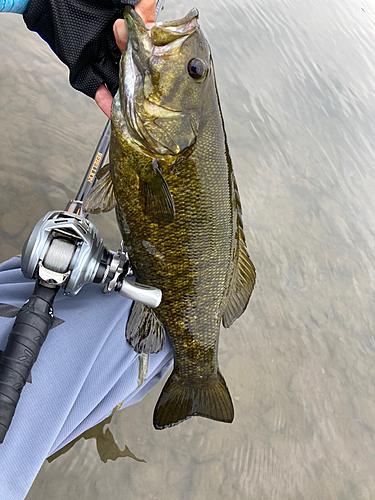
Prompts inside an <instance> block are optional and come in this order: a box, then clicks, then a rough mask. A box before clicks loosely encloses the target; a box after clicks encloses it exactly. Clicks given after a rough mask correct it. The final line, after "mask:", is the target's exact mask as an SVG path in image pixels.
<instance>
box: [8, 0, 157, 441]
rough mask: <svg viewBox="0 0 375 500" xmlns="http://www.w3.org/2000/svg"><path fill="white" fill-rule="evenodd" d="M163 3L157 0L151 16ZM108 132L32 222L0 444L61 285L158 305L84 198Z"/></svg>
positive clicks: (48, 325) (108, 128) (66, 290)
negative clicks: (74, 188) (60, 195)
mask: <svg viewBox="0 0 375 500" xmlns="http://www.w3.org/2000/svg"><path fill="white" fill-rule="evenodd" d="M163 4H164V0H159V1H158V3H157V7H156V18H157V16H158V14H159V12H160V10H161V8H162V6H163ZM110 134H111V124H110V121H109V120H108V122H107V124H106V126H105V128H104V131H103V133H102V136H101V138H100V140H99V142H98V145H97V147H96V149H95V151H94V154H93V157H92V159H91V162H90V163H89V167H88V169H87V172H86V174H85V177H84V179H83V181H82V184H81V186H80V188H79V190H78V193H77V195H76V197H75V198H74V199H72V200H70V201H69V203H68V205H67V207H66V209H65V210H64V211H52V212H48V213H47V214H46V215H45V216H44V217H43V218H42V219H41V220H40V221H39V222H38V223H37V224H36V226H35V227H34V229H33V231H32V232H31V234H30V237H29V239H28V240H27V241H26V243H25V245H24V247H23V250H22V256H21V270H22V273H23V275H24V276H25V277H26V278H30V279H34V280H35V286H34V290H33V292H32V295H31V297H30V298H29V299H28V300H27V301H26V302H25V304H24V305H23V306H22V307H21V309H20V310H19V312H18V314H17V316H16V319H15V322H14V325H13V328H12V330H11V332H10V334H9V337H8V342H7V345H6V347H5V350H4V352H2V353H0V444H1V443H3V441H4V438H5V436H6V433H7V431H8V429H9V426H10V424H11V421H12V418H13V415H14V412H15V410H16V406H17V404H18V401H19V398H20V395H21V391H22V389H23V388H24V386H25V385H26V383H27V381H28V380H30V372H31V369H32V367H33V365H34V363H35V361H36V360H37V358H38V355H39V352H40V349H41V347H42V345H43V343H44V341H45V340H46V337H47V334H48V332H49V330H50V328H51V324H52V320H53V302H54V300H55V297H56V295H57V293H58V291H59V290H60V288H62V289H63V290H64V295H69V296H75V295H76V294H77V293H78V292H79V291H80V290H81V289H82V287H83V286H84V285H87V284H91V283H100V284H103V285H104V289H103V292H104V293H107V292H110V291H112V290H114V291H117V292H119V293H120V295H122V296H123V297H126V298H129V299H131V300H136V301H138V302H142V303H143V304H145V305H147V306H149V307H157V306H158V305H159V304H160V302H161V298H162V293H161V290H159V289H158V288H155V287H150V286H147V285H142V284H141V283H136V282H134V281H129V280H128V279H127V278H128V277H129V276H131V275H132V274H133V272H132V268H131V264H130V261H129V257H128V254H127V253H126V252H125V251H124V249H123V246H122V244H121V248H120V249H119V250H118V251H117V252H113V251H111V250H109V249H107V248H106V247H105V246H104V244H103V240H102V239H101V238H100V235H99V231H98V229H97V228H96V227H95V225H94V224H93V223H92V222H91V221H89V220H88V215H87V214H86V216H85V214H84V211H83V203H84V201H85V198H86V197H87V195H88V194H89V192H90V190H91V189H92V187H93V185H94V183H95V180H96V176H97V173H98V172H99V170H100V168H101V167H102V165H103V162H104V159H105V157H106V154H107V151H108V147H109V140H110Z"/></svg>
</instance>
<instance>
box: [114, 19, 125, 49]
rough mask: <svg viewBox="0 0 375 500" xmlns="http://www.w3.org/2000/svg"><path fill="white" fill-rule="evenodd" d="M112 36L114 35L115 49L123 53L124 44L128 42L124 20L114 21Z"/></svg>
mask: <svg viewBox="0 0 375 500" xmlns="http://www.w3.org/2000/svg"><path fill="white" fill-rule="evenodd" d="M113 34H114V35H115V39H116V43H117V47H118V48H119V49H120V52H124V50H125V47H126V42H127V41H128V29H127V27H126V24H125V21H124V19H116V21H115V23H114V25H113Z"/></svg>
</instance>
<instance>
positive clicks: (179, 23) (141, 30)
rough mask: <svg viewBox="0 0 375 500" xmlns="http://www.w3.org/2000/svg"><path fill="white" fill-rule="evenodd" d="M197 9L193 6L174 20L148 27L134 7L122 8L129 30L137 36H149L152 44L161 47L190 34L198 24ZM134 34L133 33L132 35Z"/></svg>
mask: <svg viewBox="0 0 375 500" xmlns="http://www.w3.org/2000/svg"><path fill="white" fill-rule="evenodd" d="M198 16H199V13H198V10H197V9H196V8H193V9H191V10H190V12H189V13H188V14H186V16H185V17H183V18H182V19H177V20H175V21H165V22H157V23H155V24H154V26H152V27H148V26H147V25H146V24H145V23H144V21H143V19H142V18H141V16H140V15H139V14H137V12H136V11H135V9H133V8H132V7H130V6H129V5H127V6H126V7H125V10H124V18H125V21H126V24H127V27H128V30H129V34H130V37H131V38H132V33H134V34H136V35H137V36H138V38H141V37H142V36H145V35H146V34H147V36H149V37H150V40H151V42H152V45H153V46H156V47H162V46H165V45H168V44H170V43H173V42H175V41H176V40H179V39H181V38H183V37H185V36H189V35H191V34H192V33H193V32H194V31H195V30H196V28H197V26H198ZM133 36H134V35H133Z"/></svg>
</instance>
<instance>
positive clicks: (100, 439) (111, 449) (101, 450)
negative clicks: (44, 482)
mask: <svg viewBox="0 0 375 500" xmlns="http://www.w3.org/2000/svg"><path fill="white" fill-rule="evenodd" d="M122 404H123V401H122V402H121V403H120V404H118V405H117V406H116V408H114V409H113V411H112V413H111V415H110V416H109V417H107V418H106V419H104V420H103V421H102V422H100V423H99V424H98V425H95V426H94V427H91V429H87V431H85V432H83V433H82V434H81V435H80V436H78V437H76V438H75V439H73V441H70V443H68V444H67V445H66V446H64V448H61V449H60V450H59V451H57V452H56V453H54V454H53V455H51V456H50V457H48V458H47V460H48V462H49V463H51V462H53V461H54V460H56V458H59V457H60V456H61V455H64V454H65V453H67V452H68V451H69V450H71V449H72V448H73V446H74V445H75V444H76V443H77V441H79V440H80V439H82V438H83V439H95V441H96V449H97V450H98V454H99V457H100V460H101V461H102V462H104V463H106V462H107V461H108V460H117V459H118V458H121V457H130V458H132V459H133V460H135V461H137V462H144V463H146V461H145V460H142V459H141V458H137V457H136V456H135V455H134V453H132V452H131V451H130V450H129V448H128V447H127V446H125V448H124V449H123V450H120V448H119V447H118V444H117V443H116V441H115V439H114V437H113V434H112V432H111V431H110V429H109V428H107V429H106V430H104V426H105V425H109V424H110V423H111V421H112V417H113V415H114V414H115V412H116V411H118V410H119V409H120V408H121V406H122Z"/></svg>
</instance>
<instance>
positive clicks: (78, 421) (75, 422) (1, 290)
mask: <svg viewBox="0 0 375 500" xmlns="http://www.w3.org/2000/svg"><path fill="white" fill-rule="evenodd" d="M33 288H34V282H33V281H30V280H26V279H25V278H24V277H23V275H22V273H21V270H20V259H19V258H13V259H11V260H10V261H7V262H5V263H3V264H0V304H9V305H11V306H13V307H21V306H22V305H23V303H24V302H25V301H26V300H27V298H28V297H29V296H30V295H31V292H32V290H33ZM130 307H131V301H129V300H127V299H124V298H123V297H121V296H120V295H119V294H117V293H115V292H111V293H108V294H103V293H102V286H100V285H87V286H86V287H84V288H83V289H82V290H81V291H80V292H79V294H78V295H77V296H76V297H65V296H64V295H63V294H62V292H61V291H59V293H58V294H57V296H56V299H55V302H54V314H55V317H57V318H59V319H60V320H62V322H61V323H60V324H59V325H58V326H56V327H55V328H53V329H52V330H50V332H49V334H48V336H47V339H46V341H45V343H44V344H43V346H42V349H41V351H40V354H39V357H38V359H37V361H36V363H35V365H34V367H33V369H32V372H31V374H32V384H26V386H25V388H24V389H23V391H22V394H21V398H20V401H19V403H18V406H17V409H16V412H15V415H14V417H13V421H12V424H11V426H10V429H9V431H8V433H7V435H6V437H5V440H4V443H3V444H1V445H0V463H1V467H0V499H4V500H6V499H9V500H23V499H24V498H25V496H26V494H27V492H28V490H29V488H30V486H31V484H32V482H33V480H34V479H35V477H36V475H37V473H38V471H39V469H40V467H41V466H42V464H43V462H44V460H45V459H46V458H47V457H48V456H50V455H51V454H53V453H54V452H55V451H57V450H58V449H60V448H61V447H62V446H64V445H65V444H67V443H68V442H69V441H71V440H73V439H74V438H75V437H77V436H79V435H80V434H81V433H82V432H84V431H85V430H87V429H89V428H90V427H92V426H94V425H96V424H97V423H98V422H100V421H102V420H104V419H105V418H106V417H107V416H109V415H110V414H111V412H112V410H113V408H114V407H115V406H117V405H118V404H119V403H120V402H121V401H122V400H125V401H124V405H123V407H125V406H129V405H132V404H134V403H136V402H138V401H140V400H141V399H142V398H143V397H144V396H145V395H146V394H147V393H148V392H149V391H150V390H151V389H152V388H153V387H154V386H155V384H156V383H157V382H158V381H159V380H160V379H161V378H162V377H163V376H164V375H165V374H166V373H167V371H168V369H169V368H170V367H171V366H172V349H171V347H170V344H169V343H167V345H166V346H165V347H164V349H163V350H162V351H161V352H160V353H158V354H153V355H151V356H150V361H149V370H148V375H147V379H146V381H145V383H144V384H143V386H142V387H140V388H138V387H137V379H138V369H139V364H138V356H137V354H136V353H135V352H134V351H133V349H132V348H131V347H130V346H129V345H128V344H127V342H126V340H125V325H126V321H127V318H128V315H129V311H130ZM0 311H1V307H0ZM13 323H14V318H5V317H0V349H4V347H5V345H6V342H7V338H8V335H9V332H10V330H11V328H12V326H13ZM151 419H152V415H150V420H151ZM15 478H16V479H15Z"/></svg>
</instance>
